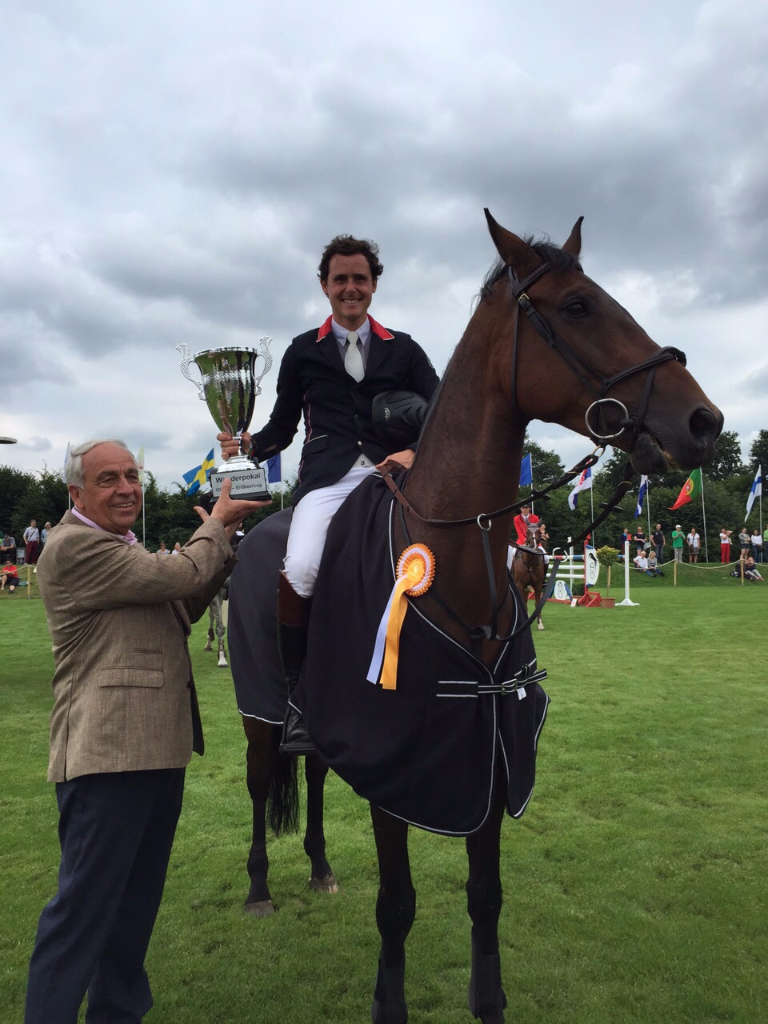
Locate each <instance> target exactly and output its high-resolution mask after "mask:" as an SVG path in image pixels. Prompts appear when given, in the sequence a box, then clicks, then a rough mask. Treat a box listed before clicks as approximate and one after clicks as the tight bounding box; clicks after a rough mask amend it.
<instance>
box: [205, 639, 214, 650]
mask: <svg viewBox="0 0 768 1024" xmlns="http://www.w3.org/2000/svg"><path fill="white" fill-rule="evenodd" d="M203 650H204V651H212V650H213V644H212V643H211V641H210V640H209V641H208V643H207V644H206V645H205V647H204V648H203Z"/></svg>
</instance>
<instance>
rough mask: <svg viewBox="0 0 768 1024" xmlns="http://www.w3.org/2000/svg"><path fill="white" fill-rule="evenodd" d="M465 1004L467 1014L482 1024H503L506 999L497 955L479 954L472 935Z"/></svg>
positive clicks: (499, 960) (478, 948)
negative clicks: (469, 972) (470, 970)
mask: <svg viewBox="0 0 768 1024" xmlns="http://www.w3.org/2000/svg"><path fill="white" fill-rule="evenodd" d="M467 1003H468V1005H469V1012H470V1013H471V1014H472V1016H473V1017H476V1018H479V1019H480V1020H481V1021H482V1024H504V1007H505V1006H506V1005H507V997H506V995H505V994H504V989H503V988H502V987H501V959H500V957H499V954H498V953H489V954H483V953H481V952H480V947H479V946H478V945H477V943H476V941H475V937H474V935H473V936H472V973H471V975H470V979H469V989H468V990H467Z"/></svg>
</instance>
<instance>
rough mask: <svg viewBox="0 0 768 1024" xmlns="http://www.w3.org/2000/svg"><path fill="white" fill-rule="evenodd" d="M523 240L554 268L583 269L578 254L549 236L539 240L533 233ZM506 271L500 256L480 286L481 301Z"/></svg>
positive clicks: (505, 265)
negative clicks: (561, 245)
mask: <svg viewBox="0 0 768 1024" xmlns="http://www.w3.org/2000/svg"><path fill="white" fill-rule="evenodd" d="M523 241H524V242H525V244H526V245H529V246H530V247H531V249H533V251H534V252H535V253H536V255H537V256H540V257H541V258H542V260H544V262H545V263H549V264H551V266H552V269H553V270H578V271H581V270H582V266H581V261H580V259H579V257H578V256H574V255H573V253H570V252H566V251H565V249H561V248H560V246H559V245H555V243H554V242H550V240H549V239H548V238H540V239H538V241H537V240H536V239H534V238H533V236H532V235H528V236H526V237H525V238H524V239H523ZM506 272H507V264H506V263H505V262H504V260H503V259H501V258H500V257H498V258H497V259H496V260H494V263H493V266H492V267H491V269H490V270H489V271H488V273H487V274H486V275H485V278H484V279H483V283H482V285H481V286H480V301H482V300H483V299H487V298H488V296H489V295H490V294H491V292H492V291H493V286H494V285H495V284H496V282H497V281H498V280H499V279H500V278H502V277H503V276H504V275H505V274H506Z"/></svg>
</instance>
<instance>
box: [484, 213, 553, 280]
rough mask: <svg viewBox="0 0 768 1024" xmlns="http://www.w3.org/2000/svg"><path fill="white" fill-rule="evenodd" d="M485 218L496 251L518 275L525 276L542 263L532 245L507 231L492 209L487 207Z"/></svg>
mask: <svg viewBox="0 0 768 1024" xmlns="http://www.w3.org/2000/svg"><path fill="white" fill-rule="evenodd" d="M485 219H486V220H487V221H488V230H489V231H490V233H491V238H492V239H493V244H494V245H495V246H496V251H497V252H498V254H499V256H501V258H502V259H503V260H504V262H505V263H507V264H509V266H510V267H513V268H514V269H515V272H516V273H517V275H518V277H524V276H525V274H526V272H528V271H530V270H533V269H534V268H535V267H537V266H538V265H539V264H540V263H541V258H540V257H539V256H537V255H536V253H535V252H534V251H533V249H532V248H531V247H530V245H526V243H525V242H524V241H523V240H522V238H518V237H517V235H513V234H512V232H511V231H507V229H506V228H503V227H502V226H501V224H499V223H498V221H496V220H495V219H494V218H493V217H492V216H491V212H490V210H488V209H487V208H486V209H485Z"/></svg>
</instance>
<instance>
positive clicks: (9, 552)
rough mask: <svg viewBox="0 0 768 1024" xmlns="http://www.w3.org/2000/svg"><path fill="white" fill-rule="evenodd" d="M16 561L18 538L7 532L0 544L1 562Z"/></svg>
mask: <svg viewBox="0 0 768 1024" xmlns="http://www.w3.org/2000/svg"><path fill="white" fill-rule="evenodd" d="M15 561H16V538H15V537H13V536H12V535H11V534H10V533H6V535H5V536H4V537H3V541H2V544H0V563H1V564H3V565H7V564H8V562H15Z"/></svg>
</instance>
